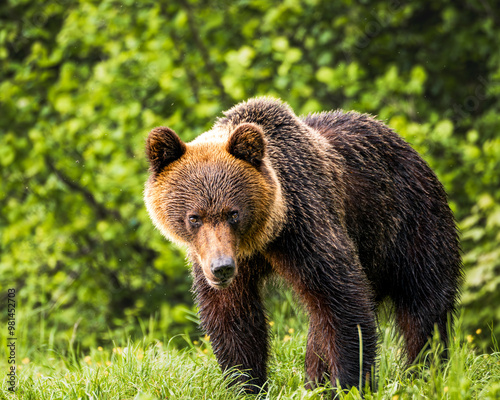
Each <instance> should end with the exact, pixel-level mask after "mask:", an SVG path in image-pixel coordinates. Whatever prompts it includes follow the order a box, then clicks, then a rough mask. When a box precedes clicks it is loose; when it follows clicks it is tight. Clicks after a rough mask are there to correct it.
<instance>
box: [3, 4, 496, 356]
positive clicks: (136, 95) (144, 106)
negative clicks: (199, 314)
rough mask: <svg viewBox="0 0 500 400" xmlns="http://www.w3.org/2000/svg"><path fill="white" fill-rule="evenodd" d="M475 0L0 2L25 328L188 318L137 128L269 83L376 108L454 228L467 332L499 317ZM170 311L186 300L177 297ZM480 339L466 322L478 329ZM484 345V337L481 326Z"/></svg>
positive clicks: (317, 105)
mask: <svg viewBox="0 0 500 400" xmlns="http://www.w3.org/2000/svg"><path fill="white" fill-rule="evenodd" d="M491 7H492V6H491V5H490V4H489V3H488V2H478V1H475V0H467V1H465V2H461V3H453V2H450V1H448V0H441V1H437V2H428V1H423V0H419V1H414V2H398V1H394V2H386V1H382V0H374V1H371V2H369V3H367V2H365V1H361V2H353V1H351V0H342V1H335V2H329V1H320V0H287V1H284V2H264V1H262V0H246V1H236V2H230V1H228V0H219V1H215V2H213V1H211V2H209V1H205V0H202V1H197V2H195V1H193V0H171V1H160V2H158V1H156V2H153V1H149V0H146V1H141V2H134V1H129V0H124V1H120V2H117V1H111V0H104V1H100V2H95V1H91V0H81V1H78V2H77V1H73V0H49V1H46V2H36V1H33V0H9V1H6V2H3V3H2V5H0V20H1V24H0V63H1V68H0V107H1V111H0V132H1V134H0V165H1V181H0V193H1V194H0V205H1V210H2V211H1V214H0V252H1V254H0V293H1V296H2V298H3V296H4V294H5V293H6V289H7V288H8V287H15V288H17V290H18V300H19V308H20V313H21V314H20V315H22V316H23V318H22V319H21V318H19V320H18V324H19V328H20V332H22V335H25V336H26V340H27V341H30V340H36V342H37V343H40V344H42V343H48V342H50V343H52V344H54V345H58V346H59V347H61V348H66V347H67V346H66V344H67V343H68V342H69V343H71V344H72V345H73V344H74V345H75V346H77V345H82V346H83V347H88V346H96V345H98V344H102V343H106V342H107V343H109V341H110V340H111V337H113V335H110V334H109V333H110V332H118V331H119V332H122V333H123V334H124V335H125V336H126V335H128V334H139V333H141V330H145V331H148V329H149V328H148V324H147V323H146V324H143V325H142V326H141V324H139V323H138V321H148V320H149V318H150V316H151V315H153V319H155V320H156V321H158V328H157V329H158V331H157V333H158V335H160V337H163V336H165V337H172V336H173V335H175V334H177V333H180V332H184V331H185V330H188V331H191V332H192V331H193V330H194V327H195V324H194V323H193V322H191V321H190V318H189V316H190V315H191V314H190V312H192V311H193V307H192V301H191V298H190V293H189V287H190V277H189V273H188V269H187V268H186V266H185V265H184V264H185V261H184V255H183V253H182V252H181V251H179V250H177V249H176V248H174V247H173V246H172V245H171V244H168V243H166V242H165V241H164V240H163V239H162V238H161V237H160V235H159V233H158V232H157V231H155V230H154V229H153V227H152V224H151V223H150V221H149V220H148V217H147V214H146V211H145V208H144V206H143V203H142V188H143V185H144V181H145V179H146V176H147V173H146V170H147V163H146V161H145V157H144V150H143V148H144V142H145V138H146V135H147V132H148V131H149V130H150V129H151V128H153V127H155V126H158V125H168V126H171V127H172V128H173V129H175V130H176V131H177V132H178V133H179V134H180V136H181V137H182V138H183V139H184V140H190V139H192V138H194V137H195V136H196V135H198V134H199V133H201V132H202V131H204V130H206V129H207V128H208V127H209V126H210V125H211V124H212V122H213V120H214V118H215V117H216V116H218V115H220V112H221V111H222V110H224V109H227V108H228V107H230V106H232V105H233V104H234V103H236V102H238V101H240V100H243V99H246V98H248V97H251V96H255V95H273V96H277V97H281V98H282V99H283V100H285V101H287V102H289V103H290V105H291V106H292V107H293V108H294V109H295V110H296V112H297V113H308V112H314V111H320V110H328V109H335V108H339V107H341V108H344V109H355V110H357V111H362V112H369V113H373V114H377V115H378V116H379V117H380V118H382V119H383V120H385V121H387V122H388V123H389V125H391V126H392V127H393V128H395V129H396V130H397V131H398V132H399V133H401V134H402V135H403V136H404V137H405V138H406V139H407V140H408V141H409V142H411V143H412V144H413V145H414V146H415V148H416V149H417V150H418V151H420V153H421V154H422V155H423V156H424V158H425V159H426V160H427V161H428V162H429V164H430V165H431V166H432V168H434V170H435V171H436V173H437V174H438V176H439V177H440V179H441V180H442V182H443V183H444V185H445V187H446V189H447V191H448V192H449V195H450V201H451V205H452V208H453V210H454V211H455V213H456V216H457V219H458V221H459V223H460V227H461V229H462V231H463V249H464V262H465V265H466V268H467V281H466V284H465V288H464V296H463V303H464V306H465V309H466V313H465V322H464V323H465V324H466V326H467V327H468V328H467V329H469V331H471V330H472V331H475V330H476V329H477V328H482V330H483V331H484V332H486V331H487V330H488V329H487V325H488V324H491V323H492V322H493V324H494V329H495V331H496V332H497V334H499V333H500V308H499V307H498V304H500V290H499V285H500V278H499V277H500V274H499V269H500V253H499V251H500V250H499V247H498V245H497V243H498V242H499V241H500V178H499V176H500V174H499V171H500V137H499V135H498V132H499V131H500V118H499V116H498V115H499V108H500V103H499V102H500V100H499V99H500V53H499V52H498V48H500V43H499V42H500V27H499V26H498V16H497V15H496V14H495V10H494V9H492V8H491ZM186 310H187V311H188V312H186ZM478 340H481V338H478ZM484 341H485V342H487V341H488V338H486V337H485V338H484Z"/></svg>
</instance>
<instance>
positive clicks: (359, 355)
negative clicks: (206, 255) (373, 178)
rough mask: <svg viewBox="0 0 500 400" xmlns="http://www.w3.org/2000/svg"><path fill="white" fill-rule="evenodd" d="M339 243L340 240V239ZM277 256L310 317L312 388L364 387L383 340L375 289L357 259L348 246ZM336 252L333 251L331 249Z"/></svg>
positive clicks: (309, 384) (308, 359) (308, 360)
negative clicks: (378, 333)
mask: <svg viewBox="0 0 500 400" xmlns="http://www.w3.org/2000/svg"><path fill="white" fill-rule="evenodd" d="M337 240H338V238H337ZM336 245H337V247H336V248H333V246H332V247H330V246H328V245H324V247H323V248H318V247H317V246H315V244H311V245H310V248H311V249H312V250H309V249H308V251H305V250H303V249H300V247H299V246H296V247H295V249H296V250H295V251H293V250H292V251H288V252H287V253H286V254H285V253H284V252H279V253H275V256H274V257H273V260H272V261H273V263H274V265H275V266H276V268H277V271H278V273H279V274H280V275H282V276H283V277H284V278H285V279H286V280H287V281H288V282H289V283H290V285H291V286H292V287H293V289H294V290H295V291H296V292H297V294H298V295H299V296H300V298H301V300H302V302H303V303H304V305H305V306H306V308H307V311H308V314H309V324H310V325H309V334H308V339H307V349H306V358H305V368H306V378H307V383H306V387H307V388H313V387H315V386H317V385H324V384H325V383H326V382H327V381H328V380H330V381H331V382H332V385H333V386H336V385H337V382H338V383H339V384H340V386H341V387H343V388H346V387H351V386H358V387H359V386H360V385H361V386H364V384H365V382H366V380H367V379H369V377H370V374H371V369H372V367H373V366H374V362H375V354H376V345H377V336H376V325H375V305H374V303H373V300H372V298H373V296H372V293H371V289H370V287H369V284H368V282H367V279H366V277H365V276H364V274H363V271H362V269H361V267H360V266H359V263H358V261H357V258H356V257H355V256H354V255H352V252H351V251H350V250H349V246H347V245H346V246H345V248H344V249H343V250H342V247H341V246H342V242H341V241H338V242H337V243H336ZM329 247H330V248H329Z"/></svg>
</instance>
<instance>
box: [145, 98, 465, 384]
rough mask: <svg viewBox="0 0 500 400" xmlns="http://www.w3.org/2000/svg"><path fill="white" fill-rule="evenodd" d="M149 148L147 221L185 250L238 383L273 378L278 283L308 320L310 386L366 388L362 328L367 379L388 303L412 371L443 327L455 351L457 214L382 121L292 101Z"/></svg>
mask: <svg viewBox="0 0 500 400" xmlns="http://www.w3.org/2000/svg"><path fill="white" fill-rule="evenodd" d="M146 151H147V154H148V158H149V161H150V171H151V175H150V178H149V180H148V182H147V184H146V190H145V201H146V204H147V207H148V211H149V213H150V215H151V218H152V219H153V221H154V223H155V225H156V226H157V227H158V228H159V229H160V230H161V232H162V233H163V234H164V235H165V236H166V237H167V238H170V239H172V240H173V241H175V242H177V243H178V244H180V245H185V246H187V247H188V248H189V254H190V259H191V261H192V263H193V276H194V284H193V291H194V292H195V294H196V300H197V303H198V305H199V309H200V318H201V321H202V326H203V328H204V329H205V331H206V332H207V334H209V335H210V340H211V342H212V347H213V350H214V353H215V355H216V357H217V359H218V361H219V363H220V365H221V368H222V369H223V370H224V371H226V370H227V369H229V368H231V367H234V366H238V367H239V368H241V369H242V370H248V372H247V374H246V375H245V374H243V375H239V376H238V377H237V380H239V381H242V382H246V383H247V385H248V388H249V390H250V391H251V390H252V387H253V386H252V385H255V388H259V387H262V386H263V385H264V383H265V381H266V379H267V373H266V365H267V359H268V353H269V343H268V329H267V328H268V326H267V324H266V317H265V312H264V308H263V304H262V295H261V288H262V286H263V283H264V281H265V280H266V279H267V277H269V276H270V275H273V274H277V275H280V276H282V277H283V278H284V279H285V281H286V282H288V284H289V285H290V286H291V287H292V288H293V289H294V291H295V292H296V293H297V294H298V296H299V298H300V299H301V301H302V302H303V304H304V305H305V307H306V309H307V311H308V314H309V316H310V326H309V335H308V340H307V350H306V359H305V364H306V373H307V378H308V382H307V385H308V387H314V386H315V385H317V384H324V383H325V382H326V381H327V380H332V381H333V382H334V383H335V382H336V381H337V380H338V381H339V382H340V384H341V385H342V386H352V385H359V384H361V385H363V382H359V376H360V362H359V353H360V342H359V329H360V330H361V334H362V341H363V347H362V353H363V363H362V371H361V372H362V374H361V375H362V376H363V377H365V379H366V377H367V376H369V374H370V372H371V370H372V367H373V366H374V363H375V355H376V344H377V336H376V328H375V312H376V309H377V306H378V305H379V304H380V302H381V301H382V300H383V299H385V298H387V297H388V298H390V299H391V300H392V302H393V304H394V308H395V312H396V322H397V324H398V326H399V328H400V330H401V332H402V333H403V335H404V337H405V340H406V353H407V356H408V359H409V360H410V361H413V360H414V359H415V358H416V357H417V355H418V353H419V352H420V351H421V349H422V348H423V347H424V346H425V344H426V343H427V340H428V337H430V336H431V335H432V334H433V331H434V326H435V325H437V327H438V329H439V332H440V333H441V337H442V338H443V340H444V341H445V343H446V340H447V330H446V322H447V318H448V316H449V315H450V314H451V315H453V314H454V313H455V310H456V303H457V299H458V294H459V286H460V283H461V280H462V272H461V261H460V254H459V244H458V236H457V231H456V228H455V223H454V219H453V215H452V213H451V211H450V209H449V207H448V205H447V200H446V194H445V192H444V189H443V187H442V185H441V184H440V183H439V181H438V179H437V178H436V176H435V175H434V173H433V172H432V171H431V169H430V168H429V167H428V165H427V164H426V163H425V162H424V161H423V160H422V158H420V156H419V155H418V154H417V153H416V152H415V151H414V150H413V149H412V148H411V147H410V146H409V145H408V144H407V143H406V142H404V141H403V139H401V137H399V136H398V135H397V134H396V133H395V132H393V131H392V130H391V129H389V128H388V127H387V126H385V125H384V124H382V123H381V122H379V121H377V120H375V119H373V118H372V117H370V116H367V115H364V114H358V113H353V112H350V113H344V112H342V111H335V112H328V113H321V114H313V115H309V116H307V117H304V118H298V117H297V116H295V114H294V113H293V111H292V110H291V109H290V108H289V107H288V106H287V105H286V104H283V103H281V102H280V101H277V100H274V99H269V98H259V99H252V100H249V101H248V102H244V103H241V104H238V105H236V106H235V107H233V108H232V109H231V110H229V111H227V112H226V113H225V116H224V117H223V118H221V119H219V120H218V121H217V122H216V123H215V125H214V127H213V128H212V130H210V131H209V132H206V133H204V134H203V135H201V136H199V137H198V138H197V139H196V140H194V141H193V142H191V143H186V144H184V143H182V142H181V141H180V139H178V137H177V136H176V135H175V133H174V134H173V131H171V130H170V129H168V128H156V129H155V130H153V131H152V132H151V134H150V136H149V138H148V143H147V150H146ZM176 157H177V158H176ZM235 210H236V211H238V215H239V220H238V222H237V223H232V222H231V219H230V215H231V213H233V212H234V211H235ZM191 214H196V215H197V216H199V217H200V221H202V223H201V225H200V226H199V227H196V228H193V226H192V225H190V223H189V222H188V221H189V219H188V218H189V215H191ZM221 254H223V255H228V256H231V257H234V259H235V260H236V271H235V273H234V275H233V277H232V280H231V282H230V284H228V285H226V287H225V288H224V289H220V288H218V287H217V285H214V283H216V282H214V279H216V278H215V277H214V276H213V274H212V272H211V270H210V259H213V258H214V257H217V256H218V255H221ZM256 390H257V389H256Z"/></svg>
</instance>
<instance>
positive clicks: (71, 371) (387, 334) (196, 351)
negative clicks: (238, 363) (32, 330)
mask: <svg viewBox="0 0 500 400" xmlns="http://www.w3.org/2000/svg"><path fill="white" fill-rule="evenodd" d="M281 322H282V321H280V324H278V322H277V321H271V322H270V325H271V326H272V329H273V332H274V335H273V343H272V347H273V350H272V355H271V360H270V365H269V386H268V393H266V394H261V395H260V396H259V397H256V396H250V395H247V396H245V395H244V394H243V393H242V391H241V388H240V387H238V386H235V387H233V388H230V389H228V388H227V386H226V384H225V382H224V377H223V375H222V373H221V371H220V369H219V367H218V364H217V362H216V360H215V357H214V355H213V353H212V351H211V347H210V344H209V338H208V337H207V336H204V337H200V338H198V339H197V340H194V341H191V340H190V339H189V338H188V337H187V336H186V338H185V341H186V348H185V349H182V350H179V349H176V348H174V347H173V346H171V344H169V343H162V342H159V341H156V342H151V341H149V342H148V340H147V339H145V340H143V341H139V342H133V343H132V342H128V343H123V344H118V343H117V344H115V345H114V346H113V347H110V348H102V347H97V348H95V349H91V350H90V351H88V352H86V353H84V354H80V355H78V356H75V357H74V358H73V357H70V356H68V355H66V356H65V355H62V354H57V353H55V352H53V351H51V350H47V349H45V350H40V351H38V353H37V354H35V357H34V359H33V360H31V359H29V358H27V357H25V358H23V359H22V360H20V363H19V365H18V371H17V372H18V376H19V382H18V386H17V394H16V395H13V394H10V393H9V392H8V390H7V384H6V382H5V381H3V383H2V391H1V392H0V396H1V398H4V399H13V398H19V399H34V400H35V399H36V400H45V399H75V400H76V399H117V400H122V399H190V400H191V399H213V400H216V399H241V398H247V399H256V398H259V399H326V398H330V394H331V392H332V389H331V388H330V389H329V388H319V389H316V390H315V391H307V390H305V389H304V388H303V383H304V379H305V376H304V355H305V343H306V331H303V330H299V329H296V328H290V327H287V326H286V325H283V324H282V323H281ZM459 331H460V329H458V330H457V333H456V334H455V335H454V339H453V340H452V342H451V344H450V349H449V357H448V360H447V361H441V357H439V354H440V352H441V350H442V349H441V345H440V344H439V342H438V341H437V340H435V341H434V342H433V344H432V346H431V349H430V350H429V351H428V352H427V353H426V354H424V355H423V357H422V363H421V364H417V365H414V366H411V367H410V368H405V366H404V363H403V362H402V360H401V345H402V343H401V338H400V337H399V335H397V334H396V333H395V330H394V328H392V327H386V328H382V331H381V343H380V354H379V357H378V363H377V374H376V376H377V379H376V381H374V382H372V389H370V388H368V387H367V388H364V398H365V399H391V400H402V399H498V398H500V353H499V352H498V348H497V349H495V351H494V352H493V353H490V354H478V353H476V352H475V351H474V349H473V344H472V343H470V342H473V339H474V335H475V334H477V333H475V332H474V333H471V334H470V335H471V336H472V340H470V338H469V339H468V335H465V338H464V337H462V336H463V335H462V334H461V333H460V332H459ZM2 367H3V365H2ZM5 368H6V367H5ZM333 393H334V395H336V398H338V399H360V398H361V395H360V393H359V392H358V390H357V389H352V390H351V391H340V390H339V391H337V390H335V391H333Z"/></svg>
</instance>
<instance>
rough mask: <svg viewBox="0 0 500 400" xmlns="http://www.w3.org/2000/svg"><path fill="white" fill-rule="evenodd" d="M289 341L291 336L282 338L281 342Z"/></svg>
mask: <svg viewBox="0 0 500 400" xmlns="http://www.w3.org/2000/svg"><path fill="white" fill-rule="evenodd" d="M291 339H292V337H291V336H289V335H285V337H284V338H283V341H284V342H288V341H289V340H291Z"/></svg>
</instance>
